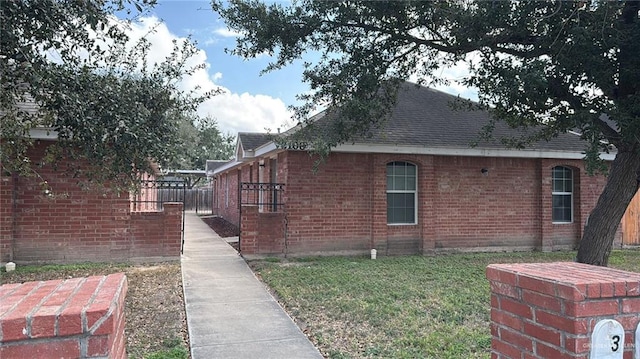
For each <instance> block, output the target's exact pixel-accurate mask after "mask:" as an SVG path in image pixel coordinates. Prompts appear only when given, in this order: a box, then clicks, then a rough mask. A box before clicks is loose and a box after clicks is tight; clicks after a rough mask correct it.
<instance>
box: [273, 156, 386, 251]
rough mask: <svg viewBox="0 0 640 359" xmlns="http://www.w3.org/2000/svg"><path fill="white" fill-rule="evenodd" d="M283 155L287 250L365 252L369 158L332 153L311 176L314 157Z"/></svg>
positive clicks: (368, 228) (367, 246) (368, 220)
mask: <svg viewBox="0 0 640 359" xmlns="http://www.w3.org/2000/svg"><path fill="white" fill-rule="evenodd" d="M282 157H283V162H284V163H285V168H284V169H283V170H284V171H286V178H285V181H286V187H285V197H284V202H285V204H286V212H287V249H288V251H289V252H290V253H314V252H323V253H326V252H342V253H349V252H353V251H355V252H362V251H368V250H369V249H370V248H371V247H370V244H371V233H372V222H371V219H372V213H371V206H372V200H371V198H372V188H371V174H370V168H371V163H370V161H371V157H370V156H369V155H359V154H335V153H334V154H331V155H330V156H329V158H328V159H327V162H326V163H324V164H322V165H321V166H320V168H319V169H318V172H317V173H315V174H314V173H313V172H312V169H313V162H314V159H312V158H309V154H308V153H306V152H286V154H285V155H283V156H282ZM385 183H386V182H385Z"/></svg>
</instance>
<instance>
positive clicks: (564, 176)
mask: <svg viewBox="0 0 640 359" xmlns="http://www.w3.org/2000/svg"><path fill="white" fill-rule="evenodd" d="M551 175H552V179H551V182H552V196H551V197H552V199H551V200H552V207H553V210H552V211H553V212H552V220H553V222H557V223H570V222H572V221H573V171H572V170H571V169H570V168H567V167H564V166H557V167H554V168H553V169H552V172H551Z"/></svg>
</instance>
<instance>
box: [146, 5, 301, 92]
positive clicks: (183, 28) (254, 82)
mask: <svg viewBox="0 0 640 359" xmlns="http://www.w3.org/2000/svg"><path fill="white" fill-rule="evenodd" d="M152 13H153V14H154V15H155V16H156V17H158V18H159V19H161V20H162V21H164V23H165V24H166V25H167V27H168V28H169V30H170V31H171V32H172V33H174V34H176V35H178V36H181V37H182V36H188V35H190V36H191V37H192V38H193V39H194V40H196V41H197V43H198V47H199V48H201V49H203V50H204V51H205V52H206V53H207V58H208V60H209V62H210V64H211V71H213V72H220V73H221V74H223V76H222V78H221V79H220V81H219V84H220V85H223V86H225V87H226V88H228V89H230V90H232V91H234V92H249V93H256V94H258V93H260V94H269V95H272V96H277V97H278V98H280V99H282V100H283V101H284V102H285V104H287V105H290V104H293V103H294V102H295V94H296V93H297V92H301V91H305V90H306V88H307V86H306V85H304V84H302V83H301V81H300V78H301V74H302V67H301V65H300V64H299V63H298V64H294V65H292V66H288V67H286V68H284V69H282V70H279V71H277V72H274V73H268V74H265V75H262V76H260V70H262V69H264V68H265V67H266V65H267V64H268V62H269V58H268V57H266V56H265V57H262V58H258V59H251V60H243V59H241V58H239V57H237V56H234V55H230V54H227V53H226V52H225V51H224V49H225V48H233V47H234V44H235V37H233V36H231V34H230V33H229V32H228V31H227V26H226V25H225V24H224V22H223V21H222V20H221V19H220V18H219V17H218V15H217V14H216V13H215V12H213V11H212V10H211V7H210V3H209V1H175V0H174V1H170V0H160V1H159V2H158V5H157V6H156V7H155V9H154V10H153V12H152Z"/></svg>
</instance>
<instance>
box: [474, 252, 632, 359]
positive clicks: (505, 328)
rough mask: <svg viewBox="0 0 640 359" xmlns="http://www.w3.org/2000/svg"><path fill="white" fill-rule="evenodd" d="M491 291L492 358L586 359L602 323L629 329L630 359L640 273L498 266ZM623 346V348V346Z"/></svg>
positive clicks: (492, 270)
mask: <svg viewBox="0 0 640 359" xmlns="http://www.w3.org/2000/svg"><path fill="white" fill-rule="evenodd" d="M487 278H488V279H489V282H490V286H491V333H492V341H491V349H492V356H491V357H492V358H495V359H506V358H530V359H546V358H558V359H564V358H574V359H587V358H588V357H589V352H590V349H591V348H590V343H591V334H592V333H593V329H594V327H595V325H596V323H597V322H598V321H600V320H602V319H615V320H617V321H618V322H620V323H621V324H622V326H623V328H624V330H625V343H621V348H625V351H624V357H625V358H632V357H633V353H632V349H633V343H634V342H635V341H634V333H635V329H636V326H637V325H638V322H639V321H640V316H639V314H640V286H639V283H640V274H639V273H631V272H625V271H621V270H616V269H610V268H605V267H596V266H590V265H586V264H580V263H526V264H522V263H521V264H496V265H490V266H489V267H488V268H487ZM623 344H624V346H623Z"/></svg>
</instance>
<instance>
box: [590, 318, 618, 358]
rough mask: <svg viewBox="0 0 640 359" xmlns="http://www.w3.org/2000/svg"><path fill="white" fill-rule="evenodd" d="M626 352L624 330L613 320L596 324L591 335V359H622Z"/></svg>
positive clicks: (605, 320)
mask: <svg viewBox="0 0 640 359" xmlns="http://www.w3.org/2000/svg"><path fill="white" fill-rule="evenodd" d="M623 352H624V328H623V327H622V324H620V323H619V322H618V321H616V320H613V319H604V320H601V321H599V322H598V323H596V326H595V327H594V328H593V333H591V355H590V356H589V358H590V359H622V355H623Z"/></svg>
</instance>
